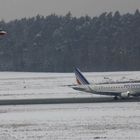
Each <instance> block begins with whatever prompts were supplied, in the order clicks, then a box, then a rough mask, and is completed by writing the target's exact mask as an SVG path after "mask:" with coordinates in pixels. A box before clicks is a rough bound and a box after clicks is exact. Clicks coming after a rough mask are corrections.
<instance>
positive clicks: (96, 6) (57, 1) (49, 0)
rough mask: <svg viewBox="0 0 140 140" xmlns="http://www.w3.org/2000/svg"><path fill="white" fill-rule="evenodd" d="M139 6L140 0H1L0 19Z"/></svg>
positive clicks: (93, 12) (95, 12)
mask: <svg viewBox="0 0 140 140" xmlns="http://www.w3.org/2000/svg"><path fill="white" fill-rule="evenodd" d="M139 8H140V0H0V19H4V20H6V21H9V20H13V19H16V18H22V17H32V16H36V15H37V14H40V15H44V16H47V15H49V14H51V13H56V14H58V15H65V14H66V13H67V12H68V11H71V13H72V15H73V16H82V15H86V14H88V15H90V16H96V15H97V16H98V15H100V14H101V13H102V12H105V11H107V12H110V11H117V10H119V11H120V12H121V13H127V12H130V13H134V11H135V10H136V9H139Z"/></svg>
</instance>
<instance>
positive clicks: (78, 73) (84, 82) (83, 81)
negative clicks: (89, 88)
mask: <svg viewBox="0 0 140 140" xmlns="http://www.w3.org/2000/svg"><path fill="white" fill-rule="evenodd" d="M74 69H75V70H74V72H75V76H76V81H77V83H78V85H89V82H88V81H87V79H86V78H85V77H84V75H83V74H82V73H81V71H80V70H79V69H78V68H74Z"/></svg>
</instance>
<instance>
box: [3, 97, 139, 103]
mask: <svg viewBox="0 0 140 140" xmlns="http://www.w3.org/2000/svg"><path fill="white" fill-rule="evenodd" d="M120 102H140V98H139V97H135V98H128V99H117V100H114V98H113V97H94V98H89V97H88V98H38V99H37V98H36V99H1V100H0V105H29V104H30V105H31V104H72V103H120Z"/></svg>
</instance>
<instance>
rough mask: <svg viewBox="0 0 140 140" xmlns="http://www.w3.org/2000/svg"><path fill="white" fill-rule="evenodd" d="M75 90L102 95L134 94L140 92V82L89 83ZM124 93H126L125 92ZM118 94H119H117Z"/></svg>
mask: <svg viewBox="0 0 140 140" xmlns="http://www.w3.org/2000/svg"><path fill="white" fill-rule="evenodd" d="M74 89H76V90H81V91H85V92H89V93H94V94H102V95H115V93H116V96H117V94H118V96H123V95H124V96H126V95H127V96H128V94H129V95H132V96H136V95H138V94H140V83H121V84H94V85H92V84H89V85H80V86H78V87H77V88H76V87H75V88H74ZM125 93H126V94H125ZM119 94H120V95H119Z"/></svg>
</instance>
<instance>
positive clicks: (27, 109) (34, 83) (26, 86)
mask: <svg viewBox="0 0 140 140" xmlns="http://www.w3.org/2000/svg"><path fill="white" fill-rule="evenodd" d="M84 75H85V76H86V77H87V79H88V80H89V81H90V82H101V81H104V80H108V79H107V78H105V79H104V78H103V77H109V79H112V80H113V81H116V80H121V79H122V77H123V79H127V80H129V79H136V80H139V77H140V72H121V73H120V72H119V73H118V72H116V73H84ZM72 84H75V78H74V74H72V73H18V72H0V98H1V99H5V98H6V99H7V98H9V99H11V98H14V99H15V98H61V97H63V98H70V97H77V98H78V97H94V96H95V95H92V94H89V93H83V92H78V91H75V90H73V89H72V88H71V87H69V86H68V85H72ZM139 132H140V103H139V102H131V103H127V102H123V103H93V104H92V103H86V104H54V105H20V106H16V105H15V106H0V139H2V140H21V139H23V140H46V139H47V140H94V139H99V140H118V139H121V140H128V139H129V140H131V139H132V140H139V139H140V133H139Z"/></svg>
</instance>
